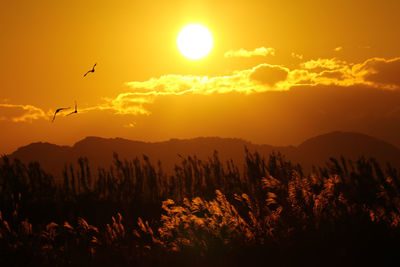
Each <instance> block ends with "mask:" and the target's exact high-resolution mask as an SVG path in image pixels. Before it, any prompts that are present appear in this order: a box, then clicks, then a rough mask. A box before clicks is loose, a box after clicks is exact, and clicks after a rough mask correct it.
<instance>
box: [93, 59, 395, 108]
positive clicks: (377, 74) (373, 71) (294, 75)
mask: <svg viewBox="0 0 400 267" xmlns="http://www.w3.org/2000/svg"><path fill="white" fill-rule="evenodd" d="M399 63H400V61H399V59H391V60H384V59H370V60H367V61H365V62H363V63H360V64H353V63H348V62H346V61H343V60H339V59H336V58H330V59H321V58H320V59H316V60H309V61H306V62H303V63H301V64H300V67H299V68H295V69H289V68H287V67H284V66H279V65H271V64H266V63H263V64H259V65H257V66H255V67H253V68H251V69H245V70H240V71H235V72H233V73H232V74H231V75H226V76H215V77H208V76H194V75H173V74H170V75H163V76H161V77H159V78H151V79H149V80H147V81H142V82H138V81H134V82H127V83H126V86H128V87H129V89H130V92H125V93H122V94H120V95H118V96H117V97H115V98H106V99H105V101H106V103H104V104H103V105H100V106H98V107H97V108H98V109H100V110H106V109H107V110H113V111H114V112H115V113H116V114H122V115H128V114H131V115H139V114H141V115H149V114H150V113H151V112H150V109H149V107H150V105H151V104H152V103H153V102H154V101H155V99H156V98H157V97H162V96H171V95H175V96H179V95H187V94H201V95H210V94H226V93H231V92H237V93H243V94H253V93H261V92H267V91H285V90H289V89H290V88H292V87H295V86H301V85H304V86H317V85H325V86H326V85H336V86H342V87H349V86H353V85H366V86H371V87H374V88H379V87H382V84H384V85H385V86H386V87H385V88H387V87H388V86H387V84H390V86H392V87H393V86H398V84H400V79H399V78H398V76H396V75H395V70H396V69H397V70H400V66H399Z"/></svg>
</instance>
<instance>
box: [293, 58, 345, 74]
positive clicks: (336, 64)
mask: <svg viewBox="0 0 400 267" xmlns="http://www.w3.org/2000/svg"><path fill="white" fill-rule="evenodd" d="M348 65H349V64H348V63H347V62H346V61H343V60H339V59H337V58H319V59H316V60H314V59H313V60H309V61H306V62H303V63H301V67H302V68H304V69H308V70H315V69H316V70H317V71H321V69H329V70H333V69H339V68H343V67H346V66H348Z"/></svg>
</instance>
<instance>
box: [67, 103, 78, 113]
mask: <svg viewBox="0 0 400 267" xmlns="http://www.w3.org/2000/svg"><path fill="white" fill-rule="evenodd" d="M74 113H78V105H77V104H76V101H75V110H74V111H72V112H71V113H69V114H67V116H69V115H72V114H74Z"/></svg>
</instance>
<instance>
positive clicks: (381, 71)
mask: <svg viewBox="0 0 400 267" xmlns="http://www.w3.org/2000/svg"><path fill="white" fill-rule="evenodd" d="M353 72H354V75H356V76H358V77H362V79H363V80H364V81H365V82H366V83H368V84H369V85H372V86H375V87H382V88H387V89H398V88H400V75H399V73H400V57H398V58H393V59H384V58H371V59H368V60H366V61H365V62H363V63H361V64H356V65H354V67H353Z"/></svg>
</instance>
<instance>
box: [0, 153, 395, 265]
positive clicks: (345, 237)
mask: <svg viewBox="0 0 400 267" xmlns="http://www.w3.org/2000/svg"><path fill="white" fill-rule="evenodd" d="M245 162H246V163H245V166H244V168H243V169H240V168H239V167H238V166H236V165H235V164H234V163H233V162H232V161H229V162H226V163H222V162H221V161H220V160H219V158H218V153H217V152H215V153H214V155H212V156H211V157H209V159H208V160H207V161H201V160H199V159H197V158H196V157H186V158H184V157H181V162H180V163H179V164H177V165H176V167H175V174H174V175H170V176H168V175H166V174H165V173H164V172H163V171H162V166H161V163H160V162H158V163H157V164H156V165H154V164H152V163H151V161H150V159H149V158H148V157H146V156H143V159H142V160H140V159H135V160H133V161H127V160H121V159H119V157H118V155H116V154H115V155H114V164H113V166H111V167H110V168H109V169H99V170H98V171H97V175H93V172H92V170H90V168H89V163H88V160H87V159H85V158H80V159H79V161H78V163H79V168H78V169H74V168H73V167H72V166H65V169H64V171H63V180H62V182H61V183H55V182H54V179H53V177H51V176H50V175H48V174H46V173H45V172H43V171H42V170H41V169H40V166H39V164H38V163H30V164H29V165H28V166H25V165H24V164H22V163H21V162H20V161H18V160H14V161H11V160H9V159H8V158H7V157H3V158H2V159H1V163H0V203H1V214H0V215H1V216H0V251H1V252H0V261H1V262H0V263H1V265H2V266H10V265H45V266H46V265H58V266H64V265H71V264H72V265H100V266H110V265H112V266H125V265H132V264H135V265H139V266H149V265H153V266H154V265H164V266H170V265H178V266H180V265H182V266H185V265H188V264H192V265H196V264H197V265H198V266H205V265H207V266H208V265H214V266H217V265H218V266H219V265H224V266H241V265H249V264H260V263H263V264H264V265H265V264H271V265H285V266H291V265H335V264H341V265H355V264H357V265H358V264H361V263H363V262H364V263H368V264H371V263H373V262H374V261H376V262H377V263H379V264H384V263H385V262H386V263H389V262H390V261H391V260H395V259H396V251H397V249H398V248H399V245H398V244H399V241H400V231H399V230H400V227H399V225H400V194H399V190H400V188H399V185H400V181H399V176H398V171H397V170H396V169H394V168H393V167H391V166H390V164H388V165H387V166H386V168H382V167H381V166H380V165H379V164H378V163H377V162H376V161H375V160H374V159H366V158H360V159H359V160H357V161H355V162H352V161H348V160H346V159H344V158H340V159H339V160H337V159H334V158H332V159H331V160H330V162H328V163H327V164H326V165H325V166H319V167H318V168H315V172H314V173H313V174H311V175H308V176H306V175H304V174H303V172H302V169H301V166H299V165H293V164H291V163H290V162H288V161H286V160H285V158H284V156H283V155H281V154H279V153H272V154H271V155H270V157H269V158H268V159H265V158H262V157H261V156H260V155H259V154H258V153H250V152H249V151H247V150H246V161H245ZM110 218H111V220H110ZM89 222H90V223H89ZM193 262H196V264H194V263H193Z"/></svg>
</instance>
